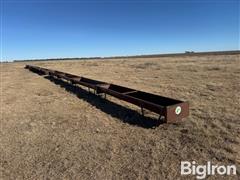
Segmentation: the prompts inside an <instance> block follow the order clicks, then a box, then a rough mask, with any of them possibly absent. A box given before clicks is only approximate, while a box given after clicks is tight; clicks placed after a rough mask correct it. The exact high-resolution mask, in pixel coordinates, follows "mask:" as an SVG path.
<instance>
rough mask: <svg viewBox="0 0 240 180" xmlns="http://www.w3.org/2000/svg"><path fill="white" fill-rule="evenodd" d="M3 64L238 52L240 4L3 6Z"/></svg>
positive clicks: (28, 1)
mask: <svg viewBox="0 0 240 180" xmlns="http://www.w3.org/2000/svg"><path fill="white" fill-rule="evenodd" d="M1 19H2V22H1V24H2V27H1V29H2V31H1V33H2V37H1V44H2V59H3V60H14V59H35V58H58V57H92V56H115V55H137V54H156V53H171V52H184V51H187V50H189V51H191V50H192V51H215V50H236V49H239V46H240V43H239V1H231V0H229V1H227V0H226V1H221V0H218V1H211V0H209V1H189V0H188V1H171V0H170V1H156V0H155V1H147V0H145V1H144V0H142V1H139V0H138V1H133V0H132V1H130V0H128V1H127V0H123V1H120V0H116V1H113V0H105V1H91V0H89V1H86V0H85V1H81V0H79V1H71V0H70V1H67V0H61V1H58V0H49V1H47V0H45V1H44V0H24V1H21V0H18V1H12V0H4V1H2V2H1Z"/></svg>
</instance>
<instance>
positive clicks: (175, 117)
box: [25, 65, 189, 123]
mask: <svg viewBox="0 0 240 180" xmlns="http://www.w3.org/2000/svg"><path fill="white" fill-rule="evenodd" d="M25 68H26V69H29V70H30V71H32V72H35V73H38V74H41V75H48V76H51V77H54V78H58V79H64V80H67V81H69V82H71V83H72V84H79V85H82V86H86V87H88V88H91V89H94V92H96V94H101V93H104V94H105V95H106V94H109V95H111V96H114V97H116V98H118V99H121V100H124V101H127V102H129V103H132V104H135V105H137V106H139V107H141V110H142V114H143V113H144V111H143V110H144V109H147V110H150V111H152V112H155V113H157V114H159V118H161V117H164V120H165V122H167V123H170V122H177V121H181V120H182V119H183V118H185V117H187V116H188V115H189V104H188V102H184V101H180V100H176V99H172V98H168V97H163V96H159V95H156V94H151V93H147V92H144V91H139V90H135V89H131V88H128V87H123V86H119V85H115V84H111V83H107V82H103V81H97V80H93V79H89V78H85V77H81V76H76V75H73V74H69V73H65V72H61V71H56V70H51V69H46V68H41V67H38V66H32V65H26V66H25Z"/></svg>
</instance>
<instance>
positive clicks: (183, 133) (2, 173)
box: [0, 55, 240, 179]
mask: <svg viewBox="0 0 240 180" xmlns="http://www.w3.org/2000/svg"><path fill="white" fill-rule="evenodd" d="M239 57H240V56H239V55H204V56H189V57H188V56H186V57H161V58H160V57H159V58H128V59H107V60H80V61H39V62H37V61H36V62H18V63H4V64H1V87H0V88H1V97H0V98H1V119H0V125H1V131H0V161H1V164H0V179H186V178H189V179H195V176H181V175H180V161H193V160H194V161H196V162H197V163H198V164H206V162H207V161H211V162H212V163H215V164H225V165H228V164H236V165H237V167H238V170H239V164H240V118H239V114H240V109H239V105H240V104H239V103H240V101H239V98H240V94H239V90H240V83H239V78H240V59H239ZM27 63H29V64H32V65H38V66H41V67H46V68H50V69H56V70H60V71H64V72H69V73H72V74H77V75H80V76H85V77H89V78H93V79H97V80H101V81H106V82H112V83H115V84H119V85H123V86H127V87H131V88H135V89H138V90H143V91H147V92H151V93H154V94H159V95H162V96H167V97H172V98H176V99H180V100H186V101H189V103H190V116H189V117H188V118H186V119H184V121H182V122H180V123H175V124H160V123H158V121H157V116H155V115H154V114H151V113H150V112H148V114H147V115H146V116H147V117H145V118H144V117H142V116H141V115H140V109H139V107H136V106H134V105H131V104H128V103H126V102H124V101H120V100H118V99H116V98H113V97H111V96H107V99H106V100H104V99H102V98H101V97H98V96H95V95H93V94H88V92H87V91H86V89H85V88H84V87H81V88H75V87H72V86H70V85H68V84H67V83H65V82H62V81H58V80H53V79H51V78H48V77H43V76H39V75H37V74H35V73H32V72H30V71H29V70H26V69H24V66H25V65H26V64H27ZM238 173H239V171H238ZM219 178H220V177H219V176H209V178H208V179H219ZM222 178H232V179H237V176H232V177H222Z"/></svg>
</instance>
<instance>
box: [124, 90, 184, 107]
mask: <svg viewBox="0 0 240 180" xmlns="http://www.w3.org/2000/svg"><path fill="white" fill-rule="evenodd" d="M127 95H128V96H131V97H134V98H138V99H141V100H144V101H149V102H151V103H154V104H157V105H160V106H171V105H175V104H178V103H181V102H182V101H179V100H175V99H171V98H167V97H162V96H158V95H155V94H150V93H146V92H142V91H137V92H133V93H129V94H127Z"/></svg>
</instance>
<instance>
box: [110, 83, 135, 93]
mask: <svg viewBox="0 0 240 180" xmlns="http://www.w3.org/2000/svg"><path fill="white" fill-rule="evenodd" d="M108 89H110V90H112V91H116V92H119V93H126V92H131V91H134V90H133V89H130V88H126V87H122V86H118V85H114V84H111V85H110V86H109V88H108Z"/></svg>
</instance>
